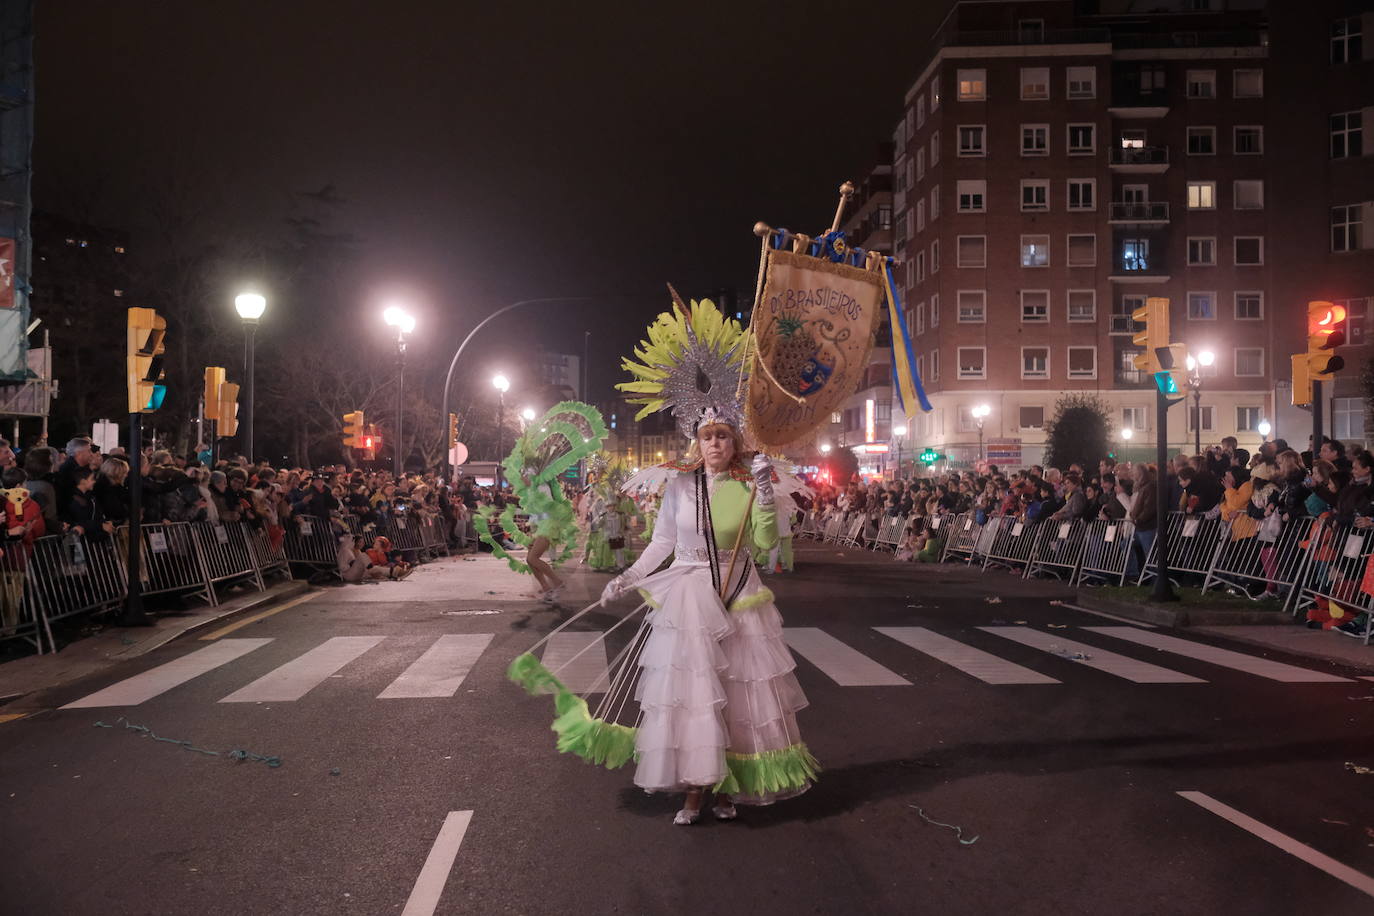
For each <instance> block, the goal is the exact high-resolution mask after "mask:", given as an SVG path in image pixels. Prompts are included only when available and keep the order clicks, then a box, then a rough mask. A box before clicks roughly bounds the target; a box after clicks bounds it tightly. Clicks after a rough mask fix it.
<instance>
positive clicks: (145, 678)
mask: <svg viewBox="0 0 1374 916" xmlns="http://www.w3.org/2000/svg"><path fill="white" fill-rule="evenodd" d="M271 641H272V640H271V639H270V638H267V639H226V640H223V641H222V642H217V643H215V644H214V645H213V646H206V647H205V648H204V649H197V650H196V651H194V652H190V653H187V654H186V655H183V656H182V657H181V658H177V659H173V660H172V661H170V662H167V663H166V664H162V665H158V666H157V667H156V668H150V669H148V670H147V671H144V672H143V673H142V674H135V675H134V676H133V677H131V678H125V679H124V680H122V681H120V682H118V683H116V684H111V685H110V686H109V687H106V688H105V689H104V690H97V691H96V692H95V693H93V694H91V695H90V696H86V697H82V698H81V699H79V700H76V701H74V702H71V703H68V704H67V705H66V706H63V707H62V708H63V709H89V708H90V707H93V706H137V705H138V704H139V703H142V702H144V701H145V700H151V699H152V698H153V697H155V696H157V695H158V694H161V693H166V692H167V691H168V690H171V689H172V688H173V687H176V686H179V685H181V684H184V683H186V682H187V681H189V680H191V678H193V677H199V676H200V675H202V674H204V673H205V672H207V671H213V670H214V669H216V668H218V667H219V666H220V665H224V664H228V663H229V662H232V661H233V660H234V659H236V658H239V657H240V656H243V655H247V654H248V653H249V652H252V651H253V650H254V649H260V648H262V647H263V646H265V645H267V644H268V643H269V642H271Z"/></svg>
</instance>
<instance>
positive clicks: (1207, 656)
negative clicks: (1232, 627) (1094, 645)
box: [1083, 627, 1350, 684]
mask: <svg viewBox="0 0 1374 916" xmlns="http://www.w3.org/2000/svg"><path fill="white" fill-rule="evenodd" d="M1083 629H1085V630H1089V631H1091V632H1093V633H1101V634H1103V635H1105V636H1115V637H1116V638H1117V639H1125V640H1127V641H1129V642H1133V643H1138V644H1140V645H1142V646H1149V647H1150V648H1152V649H1160V650H1162V651H1164V652H1172V653H1173V654H1175V655H1182V656H1184V657H1186V658H1195V659H1197V660H1198V661H1203V662H1209V663H1211V664H1213V665H1220V666H1221V667H1223V668H1233V669H1235V670H1236V671H1244V672H1245V673H1246V674H1253V675H1256V676H1257V677H1263V678H1268V679H1269V680H1271V681H1282V682H1284V683H1286V684H1336V683H1340V684H1348V683H1350V679H1349V678H1344V677H1339V676H1337V675H1335V674H1327V673H1325V672H1322V671H1309V670H1308V669H1306V668H1299V667H1298V666H1297V665H1285V664H1284V663H1283V662H1276V661H1271V660H1269V659H1267V658H1257V657H1255V656H1253V655H1246V654H1244V653H1242V652H1232V651H1231V650H1230V649H1219V648H1217V647H1216V646H1209V645H1205V644H1204V643H1200V642H1192V641H1191V640H1187V639H1179V638H1178V637H1177V636H1166V635H1164V634H1163V633H1151V632H1148V631H1145V630H1137V629H1136V628H1135V627H1084V628H1083Z"/></svg>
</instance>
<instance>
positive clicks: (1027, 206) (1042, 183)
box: [1021, 178, 1050, 213]
mask: <svg viewBox="0 0 1374 916" xmlns="http://www.w3.org/2000/svg"><path fill="white" fill-rule="evenodd" d="M1049 208H1050V182H1049V180H1048V179H1046V178H1030V179H1022V181H1021V212H1023V213H1025V212H1028V211H1034V210H1048V209H1049Z"/></svg>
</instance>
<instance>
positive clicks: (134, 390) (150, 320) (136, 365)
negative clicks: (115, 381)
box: [125, 308, 167, 413]
mask: <svg viewBox="0 0 1374 916" xmlns="http://www.w3.org/2000/svg"><path fill="white" fill-rule="evenodd" d="M166 335H167V320H166V319H165V318H163V317H162V316H161V315H159V314H158V313H157V312H156V311H155V310H153V309H143V308H131V309H129V319H128V334H127V336H126V344H125V368H126V376H127V388H128V391H127V394H128V403H129V413H151V412H152V411H154V410H157V409H158V408H160V407H161V406H162V401H163V399H164V398H165V397H166V396H167V386H166V385H164V384H162V378H163V372H162V354H163V353H164V352H165V351H166V349H167V347H166V344H165V338H166Z"/></svg>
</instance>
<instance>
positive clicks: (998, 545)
mask: <svg viewBox="0 0 1374 916" xmlns="http://www.w3.org/2000/svg"><path fill="white" fill-rule="evenodd" d="M983 531H984V534H983V535H982V536H981V537H980V538H979V544H978V555H979V556H981V557H982V558H983V568H984V569H989V568H991V567H992V566H994V565H995V566H1001V567H1004V568H1006V569H1010V570H1013V571H1020V572H1021V573H1022V574H1024V573H1025V571H1026V568H1027V567H1028V566H1029V565H1030V562H1031V558H1032V556H1033V555H1034V554H1035V546H1036V539H1037V535H1038V534H1039V531H1038V526H1037V525H1036V524H1035V523H1034V522H1023V521H1021V520H1020V519H1018V518H1016V517H1014V516H1011V515H1004V516H1002V517H1000V518H994V519H991V520H990V521H989V522H988V524H987V525H985V526H984V527H983ZM989 533H991V537H989Z"/></svg>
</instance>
